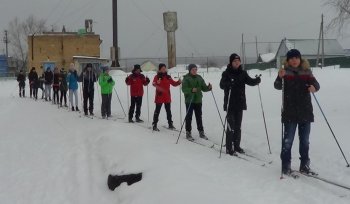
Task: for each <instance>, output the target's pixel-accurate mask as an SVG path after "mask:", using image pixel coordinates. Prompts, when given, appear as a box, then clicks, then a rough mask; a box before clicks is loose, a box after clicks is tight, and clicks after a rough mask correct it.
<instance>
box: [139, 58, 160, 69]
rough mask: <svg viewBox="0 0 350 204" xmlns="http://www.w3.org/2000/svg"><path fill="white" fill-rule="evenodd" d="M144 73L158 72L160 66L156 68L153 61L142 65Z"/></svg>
mask: <svg viewBox="0 0 350 204" xmlns="http://www.w3.org/2000/svg"><path fill="white" fill-rule="evenodd" d="M141 69H142V71H145V72H149V71H155V72H156V71H157V70H158V66H156V65H155V64H154V63H153V62H152V61H150V60H148V61H145V62H144V63H142V65H141Z"/></svg>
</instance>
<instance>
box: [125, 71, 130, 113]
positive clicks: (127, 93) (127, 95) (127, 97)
mask: <svg viewBox="0 0 350 204" xmlns="http://www.w3.org/2000/svg"><path fill="white" fill-rule="evenodd" d="M126 77H129V75H127V76H126ZM129 97H130V96H129V86H128V85H127V86H126V100H127V102H128V107H130V103H129Z"/></svg>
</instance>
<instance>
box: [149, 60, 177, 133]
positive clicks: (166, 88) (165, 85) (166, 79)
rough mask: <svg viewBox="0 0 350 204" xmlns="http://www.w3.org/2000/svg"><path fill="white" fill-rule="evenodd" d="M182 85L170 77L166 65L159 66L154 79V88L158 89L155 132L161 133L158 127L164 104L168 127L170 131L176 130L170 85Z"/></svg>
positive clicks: (154, 123)
mask: <svg viewBox="0 0 350 204" xmlns="http://www.w3.org/2000/svg"><path fill="white" fill-rule="evenodd" d="M180 84H181V80H180V79H179V80H178V81H174V80H173V79H172V78H171V76H170V75H168V73H167V68H166V65H165V64H162V63H161V64H159V71H158V73H157V75H156V76H155V77H154V79H153V86H155V87H156V96H155V101H154V102H155V104H156V109H155V110H154V115H153V123H152V125H153V131H159V129H158V127H157V123H158V118H159V112H160V109H161V108H162V105H163V103H164V106H165V110H166V113H167V119H168V125H169V129H175V127H174V125H173V121H172V115H171V109H170V103H171V93H170V85H172V86H179V85H180Z"/></svg>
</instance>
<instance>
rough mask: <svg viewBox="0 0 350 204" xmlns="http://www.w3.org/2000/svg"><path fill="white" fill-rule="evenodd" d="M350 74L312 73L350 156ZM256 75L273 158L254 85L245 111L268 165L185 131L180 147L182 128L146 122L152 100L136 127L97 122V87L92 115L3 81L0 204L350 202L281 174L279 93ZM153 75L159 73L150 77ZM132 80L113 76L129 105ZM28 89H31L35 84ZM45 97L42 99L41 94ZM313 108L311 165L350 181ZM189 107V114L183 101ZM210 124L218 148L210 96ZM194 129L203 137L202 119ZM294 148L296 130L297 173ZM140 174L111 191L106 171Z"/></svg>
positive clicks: (348, 196) (206, 116)
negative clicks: (230, 152)
mask: <svg viewBox="0 0 350 204" xmlns="http://www.w3.org/2000/svg"><path fill="white" fill-rule="evenodd" d="M349 72H350V70H347V69H342V70H333V69H332V70H330V69H324V70H315V76H316V77H317V79H318V81H319V82H320V84H321V91H320V93H317V97H319V100H320V103H321V105H323V107H322V108H323V109H324V111H325V113H326V115H327V117H328V119H329V122H330V123H331V125H332V127H333V129H334V130H335V133H336V135H337V137H338V140H339V142H340V144H341V146H342V148H343V150H344V152H345V154H346V156H347V157H349V152H350V147H349V146H348V144H350V140H349V138H347V137H346V133H347V126H348V124H347V123H348V121H350V119H349V117H350V116H349V115H350V111H349V107H348V104H350V97H349V96H348V95H344V96H342V97H341V99H342V100H339V93H346V91H347V90H349V88H350V85H348V84H344V83H343V82H344V81H347V75H348V74H349ZM258 73H262V74H263V77H262V80H263V83H262V84H261V91H262V98H263V102H264V108H265V114H266V115H265V116H266V119H267V120H266V122H267V127H268V130H269V136H270V142H271V148H272V155H269V154H268V153H267V152H268V148H267V143H266V135H265V131H264V126H263V122H262V116H261V110H260V101H259V99H258V92H257V88H256V87H248V86H247V88H246V93H247V102H248V111H245V112H244V116H243V124H242V146H243V148H246V149H247V152H249V153H251V154H253V155H256V156H259V158H262V159H263V160H264V161H265V160H266V161H273V162H272V164H269V165H266V166H265V167H262V166H258V165H256V164H258V163H263V162H261V161H254V162H247V161H244V160H242V159H238V158H235V157H230V156H227V155H226V154H223V155H222V158H221V159H218V156H219V152H218V151H214V150H213V149H209V148H207V147H203V146H200V145H195V144H193V143H191V142H188V141H186V140H185V138H184V135H183V134H182V135H181V138H180V141H179V144H175V142H176V139H177V137H178V133H177V132H174V131H169V130H165V129H164V128H160V129H161V131H160V132H152V130H150V129H149V128H148V127H150V126H151V122H148V120H147V117H148V116H147V102H146V97H144V103H143V107H142V116H143V118H144V120H145V123H142V124H129V123H126V121H125V120H122V119H116V121H114V120H110V121H106V120H101V119H98V118H97V117H99V115H100V114H99V109H100V108H99V107H100V100H99V99H98V97H99V96H98V95H97V93H98V91H95V93H96V96H95V113H96V115H97V116H96V117H95V118H94V119H89V118H85V117H84V116H81V117H80V115H81V113H80V114H79V113H76V112H71V111H69V110H67V109H63V110H62V109H58V108H57V105H52V104H51V103H50V102H43V101H42V100H41V99H39V100H38V101H34V100H32V99H29V98H28V97H27V98H19V97H18V94H17V93H18V90H17V83H16V82H15V81H10V80H9V81H0V82H1V87H0V116H1V117H0V124H1V127H0V129H1V131H2V133H1V137H0V164H1V168H0V180H1V184H0V201H1V203H26V204H27V203H28V204H30V203H33V204H34V203H35V204H38V203H57V204H62V203H74V204H75V203H84V204H89V203H91V204H93V203H101V204H103V203H106V204H107V203H121V204H122V203H128V204H129V203H143V204H144V203H219V202H232V201H235V202H238V203H291V204H292V203H298V204H300V203H349V202H350V192H349V191H346V190H343V189H340V188H338V187H334V186H331V185H328V184H325V183H323V182H320V181H317V180H315V179H312V178H307V177H301V178H299V179H297V180H294V179H291V178H286V179H283V180H280V179H279V176H280V160H279V153H280V108H279V107H280V102H281V99H280V92H278V91H276V90H274V89H273V81H274V79H275V76H276V71H275V70H272V73H271V76H270V71H269V70H267V71H255V70H254V71H251V72H250V75H251V76H255V74H258ZM147 75H148V76H150V77H151V78H152V74H147ZM175 75H176V76H177V74H176V73H175ZM175 75H174V76H175ZM330 75H331V76H332V77H329V76H330ZM125 76H126V75H121V76H114V77H115V79H116V88H117V91H118V94H119V96H120V97H121V101H122V103H123V105H124V109H125V110H127V109H128V107H127V106H128V104H127V101H128V99H127V94H126V88H125V85H124V77H125ZM203 76H204V79H205V80H206V82H211V83H212V84H213V87H214V90H213V91H214V95H215V97H216V100H217V102H218V105H219V109H220V112H221V115H222V116H223V117H224V112H223V111H222V98H223V93H222V91H221V90H220V89H219V88H218V82H219V79H220V76H221V73H220V72H213V73H203ZM334 78H337V80H336V81H334ZM334 89H336V90H337V91H334ZM339 89H340V90H339ZM153 92H154V89H153V87H151V86H150V87H149V93H150V96H149V99H150V101H149V104H150V118H152V114H153V110H154V104H153V98H154V93H153ZM145 94H146V92H145ZM178 94H179V91H178V88H172V95H173V103H172V111H173V121H174V123H175V126H176V127H177V128H178V129H180V126H181V122H182V121H181V120H180V119H181V118H180V114H179V100H178V99H179V97H178ZM26 95H27V96H28V95H29V90H28V87H26ZM38 95H39V96H41V91H39V94H38ZM79 100H80V98H79ZM112 100H113V101H112V115H114V116H115V117H116V118H117V115H123V114H122V110H121V108H120V105H119V103H118V101H117V98H116V96H113V99H112ZM182 100H183V97H182ZM80 104H81V102H80V101H79V105H80ZM313 105H314V113H315V120H316V122H315V123H314V124H312V131H311V137H310V140H311V147H310V155H311V159H312V167H313V168H314V169H315V170H316V171H318V172H319V173H320V175H321V176H323V177H326V178H330V179H332V180H335V181H339V182H342V183H344V184H346V185H349V184H350V169H349V168H345V163H344V161H343V158H342V157H341V155H340V152H339V150H338V149H337V147H336V144H335V142H334V140H333V138H332V136H331V135H330V132H329V130H328V127H327V126H326V124H325V123H324V121H323V118H322V115H321V114H320V112H319V110H318V107H317V106H316V104H315V103H314V104H313ZM182 111H183V112H184V111H185V110H184V105H182ZM161 112H162V113H161V114H160V124H159V127H161V124H166V121H165V110H164V109H162V110H161ZM184 115H185V113H183V114H182V117H184ZM182 119H183V118H182ZM203 122H204V127H205V131H206V134H207V136H208V137H209V139H210V140H212V141H213V142H215V143H216V144H220V143H221V135H222V125H221V122H220V119H219V117H218V114H217V110H216V107H215V104H214V101H213V99H212V95H211V93H204V101H203ZM192 133H193V136H194V137H195V138H198V133H197V132H196V125H195V118H193V131H192ZM223 149H224V148H223ZM297 151H298V138H297V136H296V138H295V142H294V148H293V164H292V165H293V168H294V169H297V168H298V165H299V161H298V152H297ZM247 159H249V160H254V159H252V158H249V157H247ZM137 172H143V175H144V176H143V180H142V181H141V182H139V183H136V184H134V185H132V186H127V185H126V184H125V183H124V184H122V185H121V186H120V187H119V188H117V189H116V190H115V191H114V192H111V191H109V189H108V188H107V185H106V180H107V176H108V174H123V173H137Z"/></svg>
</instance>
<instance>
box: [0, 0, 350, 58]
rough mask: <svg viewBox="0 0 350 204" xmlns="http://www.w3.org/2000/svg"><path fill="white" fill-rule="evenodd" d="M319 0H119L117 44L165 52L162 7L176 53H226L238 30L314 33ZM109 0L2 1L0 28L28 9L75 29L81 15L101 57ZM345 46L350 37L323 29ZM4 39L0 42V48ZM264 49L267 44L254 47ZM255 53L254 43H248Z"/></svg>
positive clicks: (127, 50) (127, 49)
mask: <svg viewBox="0 0 350 204" xmlns="http://www.w3.org/2000/svg"><path fill="white" fill-rule="evenodd" d="M323 3H324V0H288V1H287V0H176V1H175V0H119V1H118V4H119V10H118V12H119V45H120V48H121V57H122V58H126V57H160V56H166V55H167V54H166V33H165V31H164V30H163V16H162V13H163V12H164V11H168V10H171V11H176V12H177V13H178V24H179V29H178V30H177V31H176V42H177V55H178V56H192V55H193V56H227V55H229V54H230V53H232V52H238V53H239V52H240V42H241V34H242V33H244V34H245V39H246V41H255V36H257V37H258V40H259V41H273V42H280V41H281V39H282V38H284V37H287V38H317V37H318V34H319V26H320V25H319V23H320V16H321V13H324V14H325V21H326V22H327V21H329V19H330V18H331V16H332V12H331V10H330V9H329V8H327V7H325V6H323ZM111 6H112V0H100V1H98V0H1V4H0V30H1V38H2V37H3V30H5V29H6V28H7V27H8V22H9V21H11V20H12V19H13V18H15V17H16V16H17V17H19V18H20V19H25V18H26V17H28V16H29V15H30V14H34V15H35V16H36V17H37V18H43V19H47V25H48V27H51V25H55V27H57V28H58V29H59V30H61V29H62V25H66V28H67V30H69V31H76V30H78V29H79V28H83V27H84V19H86V18H91V19H93V20H94V21H95V22H94V24H93V26H94V28H93V29H94V32H96V33H98V34H100V35H101V38H102V40H103V43H102V46H101V52H102V56H104V57H109V47H110V46H111V44H112V8H111ZM326 37H327V38H338V40H339V41H340V42H341V44H342V46H343V47H344V48H350V38H349V37H347V38H346V37H338V36H337V35H335V34H331V33H328V34H327V35H326ZM275 46H276V45H275ZM3 48H4V44H3V43H2V42H1V43H0V53H1V52H3ZM259 49H260V50H259V51H260V52H262V53H264V52H266V48H263V47H260V46H259ZM246 50H247V52H248V53H255V45H250V46H247V48H246Z"/></svg>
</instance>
